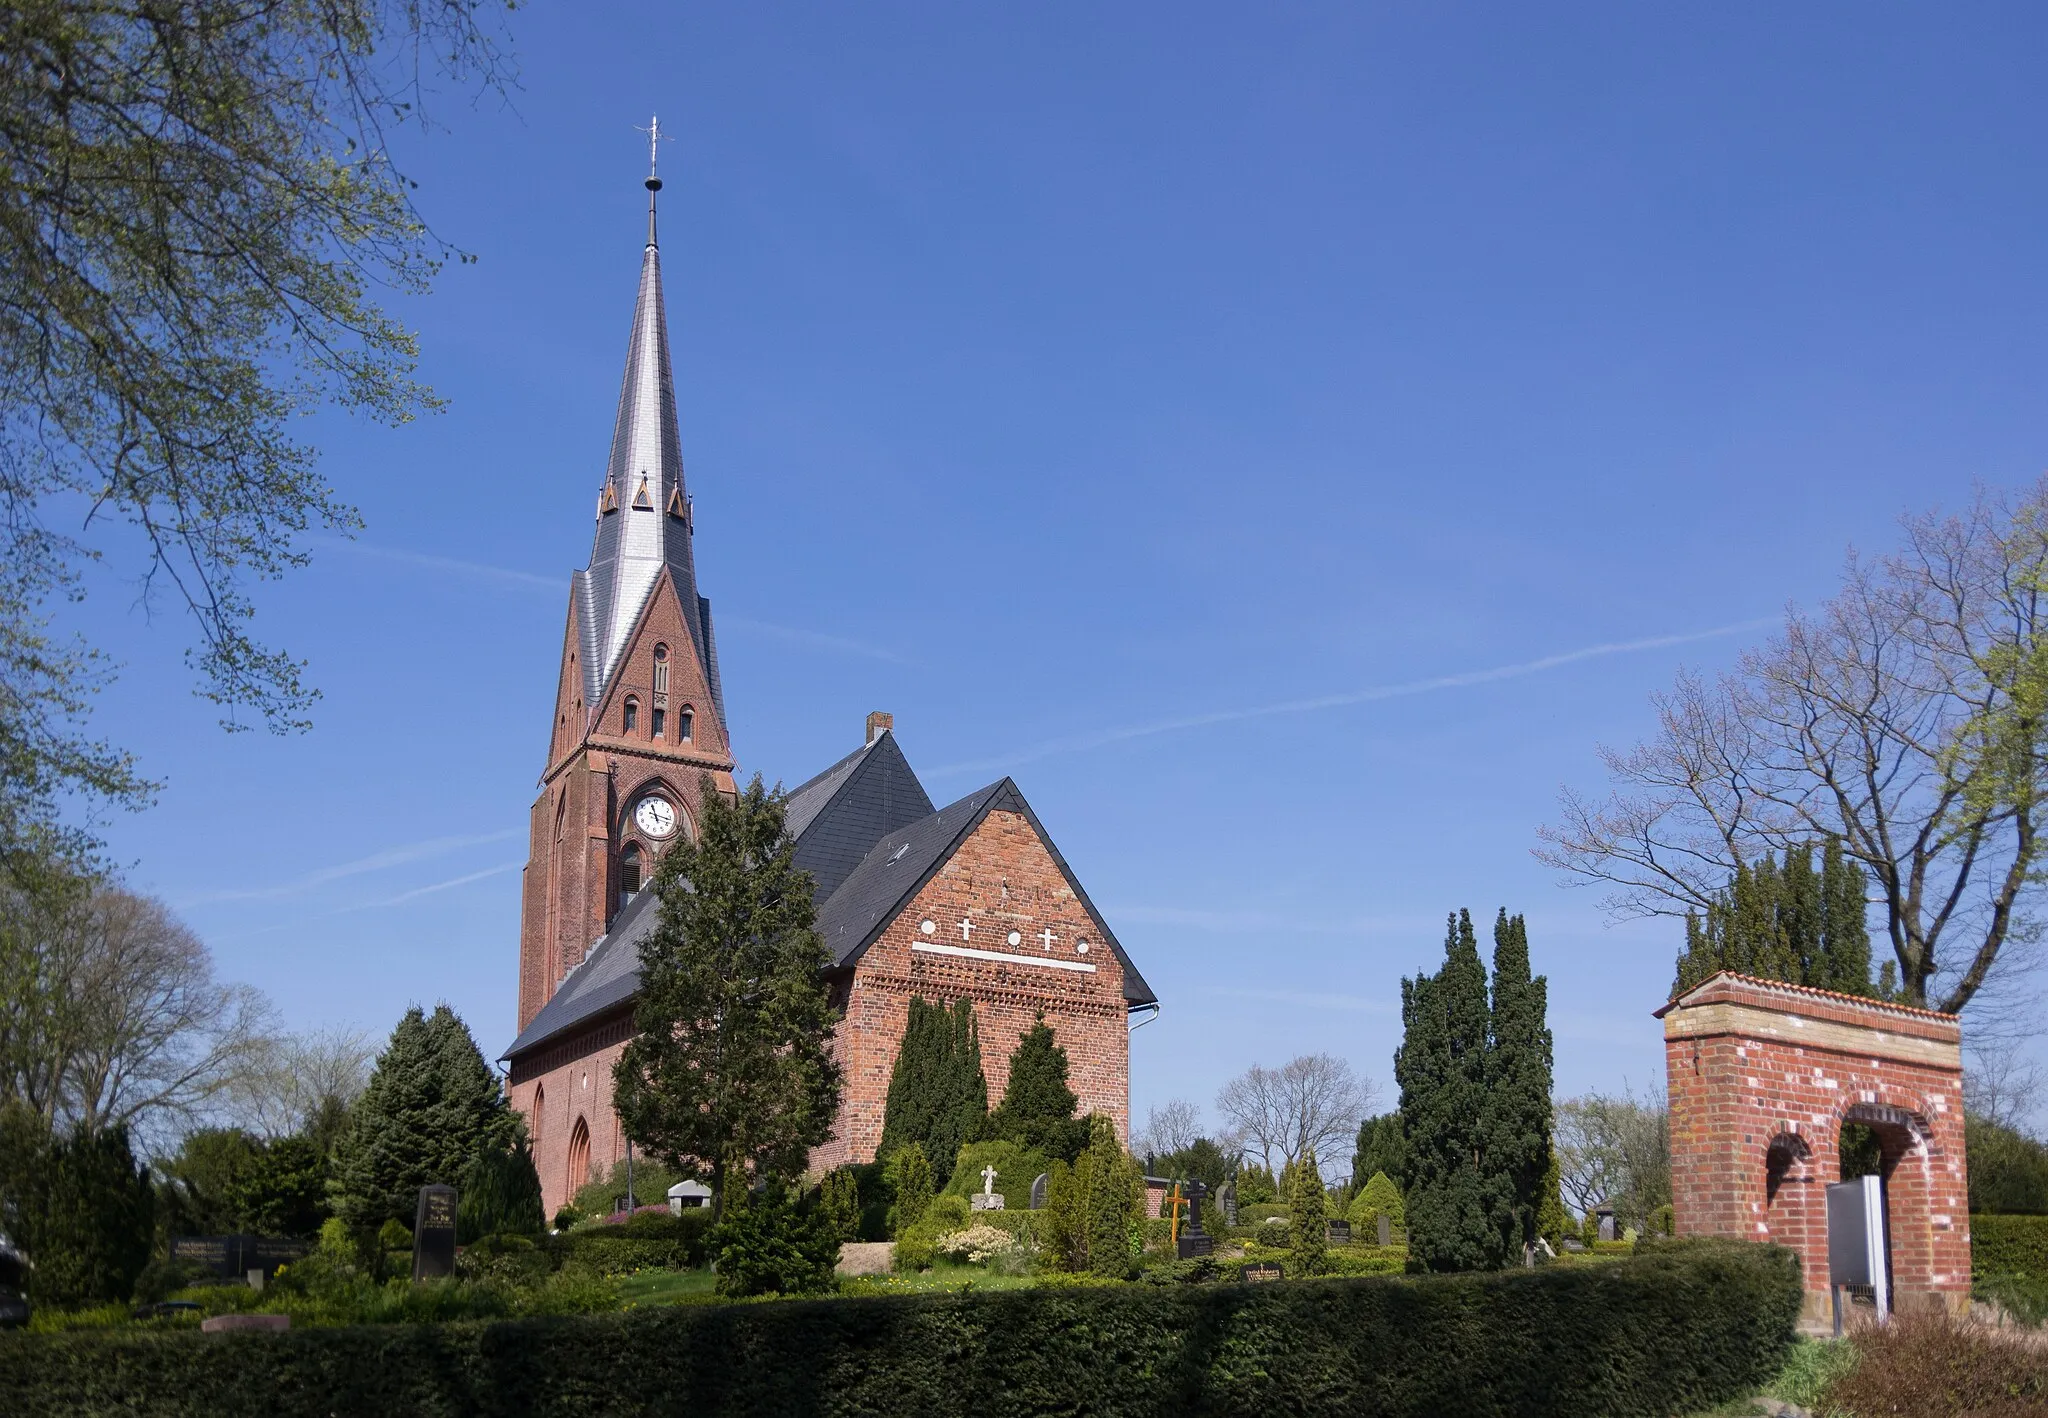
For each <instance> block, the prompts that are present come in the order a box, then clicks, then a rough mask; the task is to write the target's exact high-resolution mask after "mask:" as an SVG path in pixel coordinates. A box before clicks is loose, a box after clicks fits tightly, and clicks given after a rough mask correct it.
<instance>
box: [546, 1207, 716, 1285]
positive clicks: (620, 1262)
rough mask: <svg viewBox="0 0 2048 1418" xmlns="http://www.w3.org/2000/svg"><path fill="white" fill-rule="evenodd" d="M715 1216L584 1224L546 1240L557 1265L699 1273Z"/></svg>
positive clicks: (609, 1271)
mask: <svg viewBox="0 0 2048 1418" xmlns="http://www.w3.org/2000/svg"><path fill="white" fill-rule="evenodd" d="M710 1235H711V1212H710V1211H709V1210H708V1209H704V1208H699V1209H695V1210H691V1211H685V1212H684V1213H683V1214H682V1215H680V1216H670V1215H667V1214H665V1213H656V1212H649V1213H645V1214H642V1215H638V1216H635V1217H633V1218H632V1220H630V1221H620V1222H617V1223H612V1222H599V1223H597V1224H596V1225H594V1226H578V1227H577V1228H576V1229H575V1230H573V1231H562V1232H559V1233H558V1234H556V1235H552V1236H547V1237H544V1238H542V1241H541V1245H542V1246H543V1247H545V1248H546V1250H547V1252H548V1254H549V1256H550V1257H552V1258H553V1260H554V1262H555V1264H556V1265H565V1264H567V1263H569V1262H571V1261H577V1262H580V1263H582V1264H584V1265H587V1266H589V1267H590V1268H591V1269H593V1270H595V1271H597V1272H598V1273H599V1274H600V1275H630V1274H632V1273H633V1272H634V1271H636V1270H696V1269H699V1268H701V1267H702V1266H704V1265H705V1264H707V1263H708V1261H709V1259H710V1257H709V1254H708V1250H709V1241H710Z"/></svg>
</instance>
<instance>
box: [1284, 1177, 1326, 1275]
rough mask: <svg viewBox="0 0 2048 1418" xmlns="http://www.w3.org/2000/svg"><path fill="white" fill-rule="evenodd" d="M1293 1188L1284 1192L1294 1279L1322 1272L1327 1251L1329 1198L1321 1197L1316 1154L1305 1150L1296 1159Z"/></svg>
mask: <svg viewBox="0 0 2048 1418" xmlns="http://www.w3.org/2000/svg"><path fill="white" fill-rule="evenodd" d="M1290 1181H1291V1183H1292V1185H1290V1186H1289V1188H1288V1191H1287V1239H1288V1243H1289V1245H1288V1250H1289V1254H1290V1258H1291V1259H1292V1260H1293V1262H1294V1273H1295V1274H1296V1275H1315V1274H1317V1273H1319V1272H1320V1271H1321V1270H1322V1269H1323V1260H1324V1257H1325V1256H1327V1255H1328V1253H1329V1249H1330V1235H1329V1220H1328V1210H1329V1198H1328V1197H1326V1196H1325V1195H1324V1194H1323V1174H1322V1173H1321V1172H1320V1171H1318V1170H1317V1168H1316V1150H1315V1148H1314V1147H1312V1146H1311V1147H1304V1148H1303V1149H1302V1150H1301V1156H1300V1157H1298V1158H1296V1159H1295V1162H1294V1176H1293V1177H1292V1178H1291V1179H1290Z"/></svg>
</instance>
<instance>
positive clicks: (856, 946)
mask: <svg viewBox="0 0 2048 1418" xmlns="http://www.w3.org/2000/svg"><path fill="white" fill-rule="evenodd" d="M915 806H922V808H923V809H924V811H923V812H922V814H921V815H918V816H915V817H907V816H906V814H907V813H908V812H909V810H910V809H911V808H912V807H915ZM998 810H1004V811H1010V812H1016V813H1019V814H1021V815H1022V816H1023V817H1024V818H1025V820H1026V821H1028V822H1029V823H1030V824H1031V827H1032V830H1033V831H1034V832H1036V833H1037V834H1038V838H1039V840H1040V841H1041V842H1043V843H1044V844H1045V849H1046V851H1047V852H1048V853H1049V854H1050V855H1051V856H1052V859H1053V862H1054V863H1055V864H1056V865H1057V866H1058V867H1059V869H1060V874H1061V875H1062V876H1063V877H1065V878H1066V882H1067V886H1068V888H1069V889H1070V890H1072V891H1073V893H1074V898H1075V900H1077V901H1079V902H1080V904H1081V908H1082V909H1083V910H1084V911H1086V912H1087V913H1088V916H1089V919H1091V920H1092V921H1094V923H1095V928H1096V930H1097V931H1098V932H1100V934H1101V936H1102V939H1103V940H1104V941H1106V942H1107V943H1108V944H1109V948H1110V950H1111V951H1112V952H1114V954H1115V955H1116V959H1117V963H1118V964H1119V965H1121V966H1122V967H1123V977H1124V1002H1125V1004H1126V1005H1127V1006H1129V1007H1130V1008H1132V1009H1137V1008H1140V1007H1142V1006H1145V1005H1150V1004H1156V1003H1157V1002H1158V997H1157V996H1156V995H1154V994H1153V993H1152V988H1151V986H1149V985H1147V984H1146V983H1145V978H1144V976H1142V975H1140V974H1139V973H1138V968H1137V966H1135V965H1133V964H1132V963H1131V958H1130V957H1129V956H1128V955H1126V954H1125V953H1124V948H1123V946H1122V944H1121V943H1119V942H1118V940H1117V938H1116V934H1115V932H1113V931H1111V930H1110V928H1109V923H1108V922H1107V921H1105V920H1103V918H1102V913H1101V912H1100V911H1098V910H1096V909H1095V903H1094V902H1093V901H1091V900H1089V899H1088V893H1087V892H1086V891H1084V890H1083V889H1082V887H1081V883H1080V881H1079V880H1078V879H1077V878H1076V877H1075V875H1074V872H1073V869H1072V868H1071V867H1070V866H1068V865H1067V860H1066V858H1065V857H1063V856H1062V855H1060V850H1059V848H1058V847H1056V846H1055V845H1054V844H1053V840H1052V837H1051V835H1050V834H1049V833H1047V832H1046V830H1045V824H1043V823H1042V822H1040V821H1039V819H1038V814H1037V813H1035V812H1033V811H1032V809H1031V804H1030V803H1028V802H1026V801H1025V799H1024V794H1023V793H1022V792H1020V791H1019V790H1018V788H1017V785H1016V784H1015V783H1014V782H1012V781H1011V780H1010V779H1008V778H1003V779H1001V780H999V781H997V782H994V783H991V784H989V785H988V786H987V787H984V788H979V789H977V790H976V791H974V792H972V793H969V794H968V795H967V796H966V797H964V798H961V799H960V800H959V801H957V802H953V803H948V804H947V805H946V806H945V807H943V808H939V809H937V810H936V811H934V810H933V809H932V806H931V799H930V798H929V797H927V796H926V795H925V791H924V787H923V785H922V784H921V783H919V782H918V780H917V775H916V773H915V772H913V771H912V770H911V767H910V762H909V760H908V759H906V758H905V757H904V756H903V751H902V750H901V749H900V748H899V747H897V745H896V742H895V734H894V733H893V732H891V731H890V730H887V729H884V730H882V731H881V733H879V734H878V735H877V736H876V737H875V738H874V739H873V740H872V741H871V742H869V743H867V744H865V745H863V746H862V747H861V748H859V749H856V750H855V751H854V752H852V753H850V754H848V755H847V756H846V757H845V758H842V759H841V760H839V762H837V763H835V764H833V765H832V766H831V767H830V768H827V769H826V770H825V771H824V772H823V773H820V774H819V775H818V776H817V777H815V778H812V779H811V780H810V781H808V782H806V783H804V784H802V785H800V786H799V787H798V788H797V789H796V790H795V791H794V792H792V793H791V794H790V795H789V801H788V807H787V822H788V826H789V831H790V835H791V836H793V837H795V838H796V860H797V865H799V866H801V867H803V868H804V869H805V870H807V871H810V872H811V873H812V874H813V876H815V877H817V878H818V926H817V929H818V934H819V935H821V936H822V937H823V938H824V941H825V947H826V949H827V950H829V951H831V953H832V961H833V964H832V968H834V969H847V968H849V967H851V966H852V965H854V964H855V963H856V962H857V961H859V959H860V957H861V956H862V955H863V954H864V953H865V952H866V951H867V948H868V946H869V945H871V944H873V942H874V940H875V938H876V937H877V936H879V935H880V934H881V933H882V931H883V930H884V929H885V928H886V927H887V926H888V924H889V923H890V922H891V921H893V920H894V919H895V918H896V916H897V913H898V912H900V911H901V910H902V909H903V907H904V906H906V905H907V904H908V903H909V901H910V899H911V897H913V896H915V895H916V894H917V892H918V891H919V890H920V889H921V888H922V887H923V886H924V884H925V883H926V882H928V881H930V880H931V878H932V877H933V876H934V875H936V874H937V873H938V871H939V869H940V868H941V867H943V866H944V865H945V864H946V862H947V861H948V860H950V859H951V857H952V856H953V854H954V853H955V852H956V851H958V850H959V848H960V846H961V844H962V843H964V842H965V841H966V840H967V838H968V837H969V836H971V835H972V834H973V832H974V829H975V828H976V827H979V826H980V825H981V822H982V820H983V819H984V818H986V817H987V816H988V815H989V814H990V813H991V812H995V811H998ZM856 847H864V850H860V851H858V852H857V853H856V852H855V851H854V848H856ZM849 856H851V861H849V860H848V858H849ZM827 873H832V874H836V877H837V879H836V880H835V881H834V882H833V884H832V885H831V886H830V887H829V888H828V887H827V885H826V880H827V875H826V874H827ZM660 918H661V912H660V909H659V907H658V905H657V904H656V897H655V894H654V893H653V892H652V891H643V892H640V893H639V894H638V895H636V896H634V897H633V899H632V900H631V901H629V902H627V903H626V905H625V906H624V907H623V908H621V910H620V911H619V913H618V915H617V916H615V917H613V919H612V926H611V929H610V930H609V931H607V932H606V933H605V934H604V936H603V937H602V938H600V939H599V941H598V942H597V944H596V945H595V946H593V947H592V948H591V951H590V953H589V954H588V955H586V956H585V957H584V958H583V962H582V963H581V964H580V965H578V966H577V967H576V968H575V969H573V970H571V971H570V972H569V973H568V975H566V976H565V977H563V979H562V982H561V985H560V986H559V987H558V988H557V989H556V991H555V993H554V995H553V997H551V998H550V999H549V1000H548V1002H547V1004H546V1005H544V1006H542V1008H541V1011H540V1013H538V1014H536V1015H535V1016H534V1017H533V1020H532V1022H531V1023H529V1024H528V1025H527V1026H526V1028H525V1029H523V1030H521V1031H520V1034H519V1037H518V1038H517V1039H515V1040H513V1041H512V1043H511V1045H510V1046H509V1047H508V1048H507V1049H506V1050H505V1052H504V1053H503V1054H502V1055H501V1057H502V1058H506V1059H512V1058H517V1057H519V1056H521V1055H523V1054H528V1053H531V1052H533V1051H534V1050H536V1049H538V1048H540V1047H541V1046H542V1045H544V1044H547V1043H550V1042H553V1041H554V1040H557V1039H559V1038H561V1037H562V1036H563V1035H565V1034H568V1033H569V1032H571V1031H572V1030H574V1029H576V1028H578V1027H579V1026H581V1025H583V1024H585V1023H587V1022H589V1021H590V1020H592V1019H595V1018H596V1017H597V1016H599V1015H601V1014H607V1013H610V1012H611V1011H613V1010H614V1009H617V1008H620V1007H622V1006H623V1005H625V1004H626V1003H628V1002H629V1001H631V999H632V998H633V996H634V994H635V993H637V991H638V989H639V984H640V942H641V941H642V940H644V939H646V937H647V936H648V935H649V934H650V933H651V932H652V931H653V930H654V927H655V926H656V924H658V923H659V921H660Z"/></svg>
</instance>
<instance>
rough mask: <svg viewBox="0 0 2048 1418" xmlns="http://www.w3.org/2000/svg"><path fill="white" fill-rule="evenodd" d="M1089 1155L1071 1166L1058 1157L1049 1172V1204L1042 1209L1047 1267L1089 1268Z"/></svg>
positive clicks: (1040, 1226) (1041, 1231)
mask: <svg viewBox="0 0 2048 1418" xmlns="http://www.w3.org/2000/svg"><path fill="white" fill-rule="evenodd" d="M1088 1173H1089V1165H1088V1154H1087V1153H1086V1152H1083V1153H1082V1154H1081V1156H1080V1157H1079V1158H1078V1159H1077V1160H1076V1161H1075V1162H1074V1163H1073V1164H1072V1165H1071V1166H1069V1165H1068V1164H1067V1163H1066V1162H1064V1161H1062V1160H1060V1159H1058V1158H1054V1159H1053V1164H1052V1166H1051V1167H1049V1168H1048V1169H1047V1170H1046V1174H1045V1206H1044V1207H1043V1208H1042V1209H1041V1210H1040V1211H1039V1212H1038V1225H1037V1227H1036V1228H1035V1229H1036V1231H1037V1233H1038V1244H1039V1246H1040V1250H1041V1254H1040V1261H1039V1263H1040V1264H1041V1265H1043V1266H1044V1267H1045V1268H1046V1269H1047V1270H1055V1271H1062V1270H1065V1271H1072V1270H1082V1269H1085V1268H1086V1266H1087V1263H1088V1226H1087V1210H1088V1208H1087V1198H1088V1181H1089V1176H1088Z"/></svg>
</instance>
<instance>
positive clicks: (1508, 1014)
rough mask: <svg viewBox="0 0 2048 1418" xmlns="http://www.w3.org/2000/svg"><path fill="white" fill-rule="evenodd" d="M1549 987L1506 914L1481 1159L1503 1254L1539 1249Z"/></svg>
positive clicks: (1519, 925) (1497, 932) (1498, 937)
mask: <svg viewBox="0 0 2048 1418" xmlns="http://www.w3.org/2000/svg"><path fill="white" fill-rule="evenodd" d="M1548 996H1549V986H1548V984H1547V982H1546V981H1545V980H1544V978H1543V977H1542V976H1541V975H1536V976H1533V977H1532V976H1531V974H1530V970H1529V930H1528V927H1527V926H1526V925H1525V924H1524V923H1523V920H1522V918H1521V917H1520V916H1514V917H1510V916H1509V915H1508V913H1507V911H1506V910H1502V911H1501V913H1500V915H1499V916H1498V917H1497V918H1496V919H1495V921H1494V925H1493V1010H1492V1024H1491V1027H1490V1030H1489V1034H1490V1039H1489V1042H1488V1050H1487V1068H1486V1076H1487V1087H1486V1114H1485V1125H1486V1136H1485V1139H1484V1144H1483V1152H1482V1154H1481V1155H1482V1157H1483V1160H1484V1165H1485V1168H1486V1172H1487V1175H1488V1181H1489V1189H1490V1192H1491V1197H1490V1206H1491V1214H1492V1217H1493V1224H1494V1228H1495V1230H1496V1231H1498V1232H1499V1234H1500V1254H1502V1255H1503V1256H1507V1257H1514V1256H1518V1255H1520V1254H1522V1252H1523V1249H1524V1248H1525V1247H1527V1246H1531V1245H1534V1244H1535V1242H1536V1237H1537V1235H1538V1225H1537V1213H1538V1212H1539V1211H1540V1210H1541V1209H1542V1205H1543V1200H1544V1196H1545V1192H1544V1185H1543V1184H1544V1174H1545V1173H1546V1172H1547V1171H1548V1170H1549V1168H1550V1167H1551V1165H1552V1163H1551V1155H1550V1112H1551V1103H1550V1078H1551V1049H1550V1027H1549V1025H1548V1024H1547V1023H1546V1022H1545V1014H1546V1011H1547V1008H1548Z"/></svg>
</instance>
